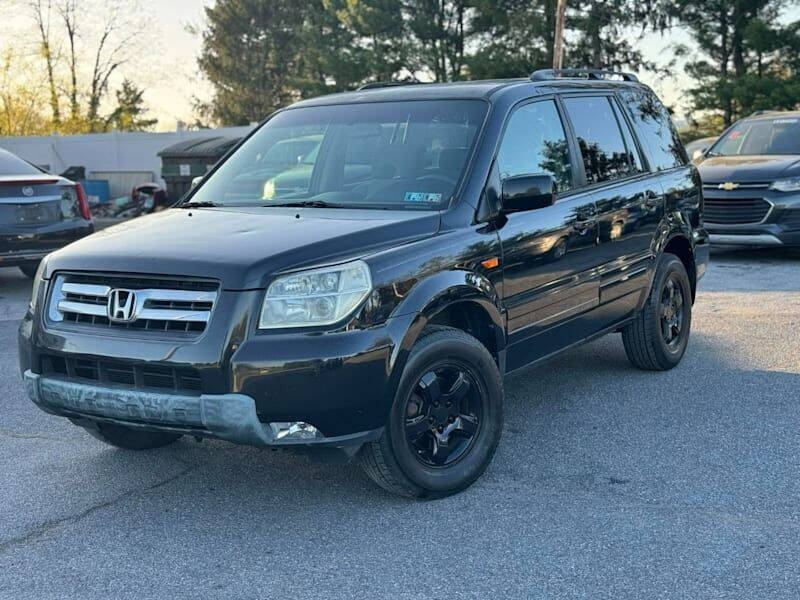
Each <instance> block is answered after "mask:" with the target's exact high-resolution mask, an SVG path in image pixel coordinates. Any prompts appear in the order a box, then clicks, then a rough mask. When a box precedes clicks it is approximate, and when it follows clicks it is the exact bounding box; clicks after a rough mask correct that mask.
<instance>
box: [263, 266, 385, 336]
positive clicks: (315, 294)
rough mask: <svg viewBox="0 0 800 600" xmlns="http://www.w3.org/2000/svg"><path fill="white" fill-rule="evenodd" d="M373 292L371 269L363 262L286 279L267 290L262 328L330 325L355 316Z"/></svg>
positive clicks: (280, 280) (299, 273)
mask: <svg viewBox="0 0 800 600" xmlns="http://www.w3.org/2000/svg"><path fill="white" fill-rule="evenodd" d="M371 290H372V278H371V277H370V273H369V267H368V266H367V264H366V263H365V262H364V261H361V260H356V261H353V262H349V263H346V264H343V265H337V266H335V267H326V268H324V269H311V270H309V271H300V272H298V273H292V274H291V275H284V276H283V277H279V278H278V279H276V280H275V281H273V282H272V283H271V284H270V286H269V288H268V289H267V294H266V296H265V297H264V304H263V306H262V307H261V317H260V318H259V320H258V327H259V329H279V328H286V327H312V326H316V325H330V324H332V323H336V322H337V321H340V320H342V319H344V318H345V317H346V316H347V315H349V314H350V313H352V312H353V310H355V309H356V307H357V306H358V305H359V304H361V302H362V301H363V300H364V298H366V297H367V295H368V294H369V293H370V291H371Z"/></svg>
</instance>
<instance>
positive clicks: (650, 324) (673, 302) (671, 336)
mask: <svg viewBox="0 0 800 600" xmlns="http://www.w3.org/2000/svg"><path fill="white" fill-rule="evenodd" d="M691 325H692V288H691V284H690V283H689V276H688V275H687V274H686V267H684V266H683V263H682V262H681V261H680V259H678V257H677V256H675V255H673V254H664V255H663V256H662V257H661V261H660V263H659V265H658V268H657V269H656V275H655V277H654V278H653V287H652V289H651V290H650V296H649V297H648V299H647V303H646V304H645V306H644V308H643V309H642V311H641V312H640V313H639V314H638V315H637V317H636V320H634V321H633V323H631V324H630V325H628V326H627V327H625V329H623V330H622V342H623V344H624V345H625V352H626V354H627V355H628V360H630V361H631V363H633V365H634V366H636V367H639V368H640V369H646V370H649V371H666V370H668V369H671V368H672V367H674V366H676V365H677V364H678V363H679V362H680V361H681V358H683V354H684V352H686V346H687V345H688V343H689V332H690V330H691Z"/></svg>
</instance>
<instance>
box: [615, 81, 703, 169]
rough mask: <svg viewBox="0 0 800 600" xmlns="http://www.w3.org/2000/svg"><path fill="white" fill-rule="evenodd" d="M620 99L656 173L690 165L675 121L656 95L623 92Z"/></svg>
mask: <svg viewBox="0 0 800 600" xmlns="http://www.w3.org/2000/svg"><path fill="white" fill-rule="evenodd" d="M619 97H620V98H621V100H622V103H623V104H624V105H625V107H626V109H627V110H628V112H629V114H630V115H631V118H632V119H633V125H634V128H635V129H636V133H637V134H638V137H639V140H640V141H641V142H642V145H643V146H644V151H645V153H646V154H647V158H648V161H649V162H650V168H651V169H652V170H653V171H665V170H667V169H673V168H675V167H682V166H684V165H686V164H687V163H688V162H689V159H688V158H687V156H686V150H684V148H683V143H682V142H681V139H680V137H678V132H677V131H676V130H675V127H674V125H673V124H672V119H670V117H669V113H668V112H667V109H666V108H665V107H664V105H663V104H661V101H660V100H659V99H658V98H657V97H656V95H655V94H653V93H652V92H650V91H649V90H645V89H636V90H625V91H622V92H620V93H619Z"/></svg>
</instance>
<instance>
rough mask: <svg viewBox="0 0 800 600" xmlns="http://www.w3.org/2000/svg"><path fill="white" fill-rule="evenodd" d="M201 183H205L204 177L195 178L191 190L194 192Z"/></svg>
mask: <svg viewBox="0 0 800 600" xmlns="http://www.w3.org/2000/svg"><path fill="white" fill-rule="evenodd" d="M201 181H203V176H202V175H198V176H197V177H194V178H193V179H192V186H191V187H190V188H189V189H191V190H193V189H194V188H196V187H197V184H198V183H200V182H201Z"/></svg>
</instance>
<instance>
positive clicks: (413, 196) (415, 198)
mask: <svg viewBox="0 0 800 600" xmlns="http://www.w3.org/2000/svg"><path fill="white" fill-rule="evenodd" d="M441 201H442V195H441V194H434V193H431V192H406V193H405V195H404V196H403V202H425V203H431V204H433V203H436V202H441Z"/></svg>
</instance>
